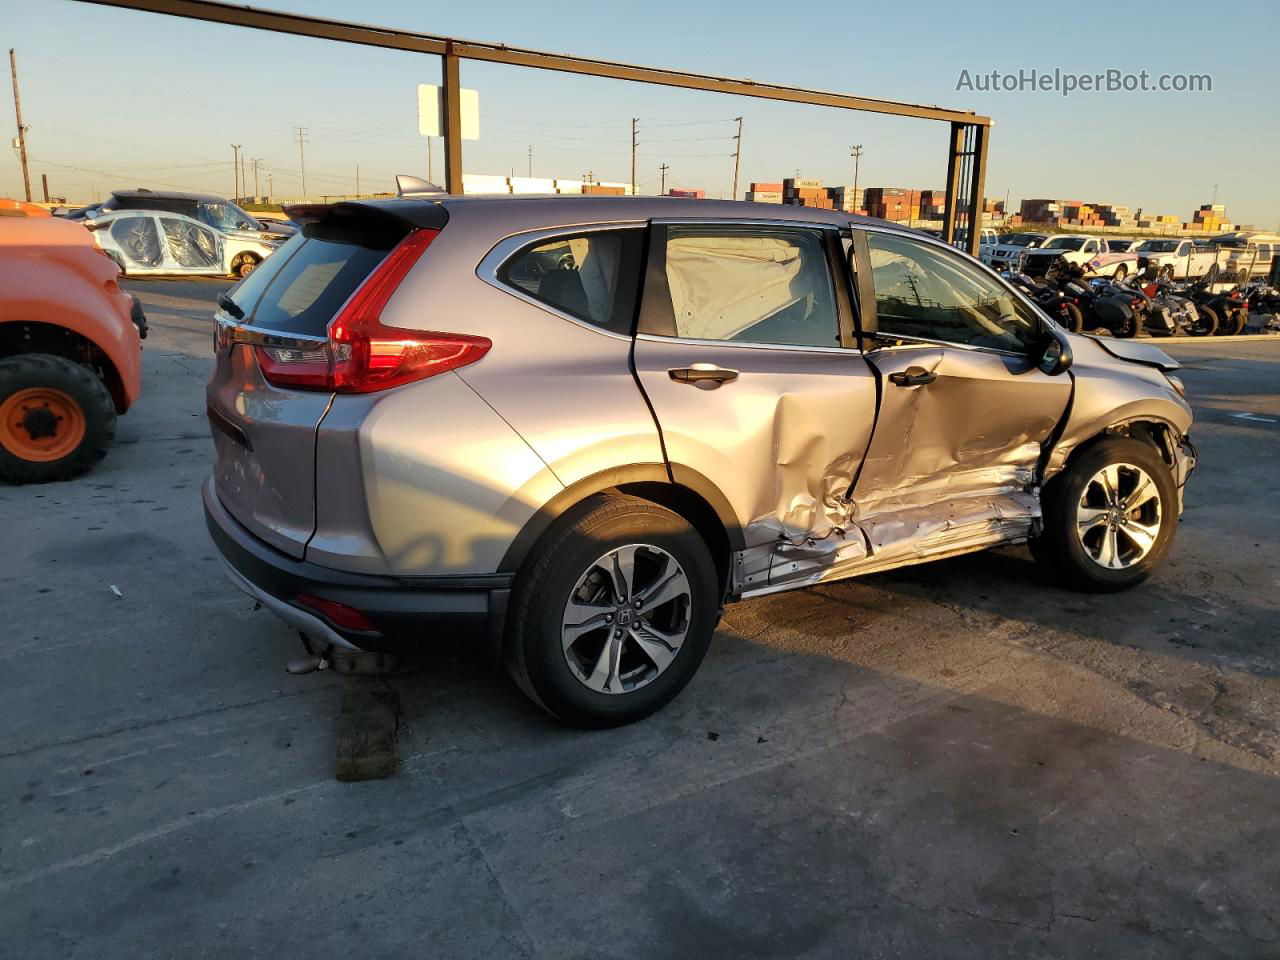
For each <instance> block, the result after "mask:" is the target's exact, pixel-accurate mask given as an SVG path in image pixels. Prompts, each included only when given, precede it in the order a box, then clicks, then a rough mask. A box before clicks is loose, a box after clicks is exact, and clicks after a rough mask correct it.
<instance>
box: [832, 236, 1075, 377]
mask: <svg viewBox="0 0 1280 960" xmlns="http://www.w3.org/2000/svg"><path fill="white" fill-rule="evenodd" d="M854 229H855V230H857V229H862V230H865V231H866V232H868V233H884V234H889V235H891V236H896V237H903V238H905V239H908V240H913V241H915V242H917V243H924V244H928V245H932V246H935V247H939V248H941V249H942V250H946V251H949V252H950V253H952V254H954V255H958V256H960V257H961V259H964V260H967V261H969V262H970V263H972V264H977V265H978V266H979V267H981V268H982V269H983V270H984V271H986V273H988V274H990V276H991V278H992V279H993V280H995V282H996V283H998V284H999V285H1000V286H1001V287H1003V288H1004V290H1005V292H1007V293H1009V294H1010V295H1011V296H1012V297H1013V298H1014V299H1015V300H1016V301H1018V302H1019V303H1021V304H1022V305H1023V306H1024V307H1026V308H1028V309H1029V310H1030V311H1031V314H1032V316H1036V317H1039V318H1040V320H1041V321H1042V322H1047V323H1049V324H1050V325H1051V326H1053V327H1057V326H1058V324H1057V322H1056V321H1055V320H1054V319H1053V318H1052V317H1051V316H1049V314H1047V313H1045V311H1044V310H1042V309H1041V308H1040V306H1039V304H1037V303H1036V302H1035V301H1034V300H1032V299H1031V298H1030V297H1028V296H1027V295H1026V294H1024V293H1023V292H1022V291H1021V290H1019V289H1018V288H1017V287H1015V286H1014V285H1013V284H1011V283H1009V281H1007V280H1005V278H1004V277H1002V276H1000V274H998V273H996V271H994V270H992V269H991V267H989V266H988V265H987V264H985V263H983V262H982V261H981V260H979V259H978V258H977V257H974V256H971V255H970V254H968V253H966V252H965V251H964V250H961V249H960V248H959V247H953V246H951V244H949V243H947V242H945V241H943V240H939V239H937V238H936V237H931V236H929V234H927V233H920V234H917V233H916V232H915V231H908V230H904V229H893V228H890V229H887V230H886V229H885V228H883V227H881V226H879V225H878V224H876V225H863V226H861V227H859V226H857V225H855V226H854ZM879 336H881V334H880V333H879V332H878V331H877V333H876V337H879ZM886 337H887V335H886ZM891 339H894V340H908V341H910V342H911V343H913V344H917V343H919V344H935V345H937V346H941V347H956V348H957V349H960V350H977V351H979V352H982V353H994V354H996V355H998V356H1002V357H1019V358H1021V359H1024V360H1025V359H1029V358H1030V354H1029V353H1019V352H1017V351H1016V350H999V349H997V348H995V347H979V346H974V345H973V344H969V343H955V342H954V341H951V340H935V339H933V338H931V337H907V336H896V335H895V336H893V337H892V338H891ZM877 349H882V350H884V349H892V348H891V347H879V348H877Z"/></svg>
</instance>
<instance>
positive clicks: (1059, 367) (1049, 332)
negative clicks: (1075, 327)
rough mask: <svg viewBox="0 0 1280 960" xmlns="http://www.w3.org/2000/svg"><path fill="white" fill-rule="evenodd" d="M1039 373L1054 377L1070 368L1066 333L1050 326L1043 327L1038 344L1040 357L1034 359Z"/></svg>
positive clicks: (1069, 347) (1068, 341) (1069, 343)
mask: <svg viewBox="0 0 1280 960" xmlns="http://www.w3.org/2000/svg"><path fill="white" fill-rule="evenodd" d="M1036 365H1037V366H1039V368H1040V372H1041V373H1047V374H1048V375H1049V376H1051V377H1056V376H1058V374H1060V373H1066V372H1067V371H1068V370H1069V369H1070V368H1071V341H1070V340H1068V339H1067V335H1066V334H1065V333H1063V332H1061V331H1059V330H1055V329H1053V328H1052V327H1046V328H1045V336H1044V340H1043V341H1042V342H1041V346H1040V358H1039V360H1037V361H1036Z"/></svg>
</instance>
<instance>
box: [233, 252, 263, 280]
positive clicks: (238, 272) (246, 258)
mask: <svg viewBox="0 0 1280 960" xmlns="http://www.w3.org/2000/svg"><path fill="white" fill-rule="evenodd" d="M257 266H258V261H257V259H256V258H254V257H253V256H251V255H250V254H247V253H246V254H244V255H243V256H241V257H240V259H239V260H238V261H237V262H236V263H235V264H234V266H233V267H232V269H231V273H232V275H233V276H236V277H239V278H240V279H241V280H243V279H244V278H245V277H247V276H248V275H249V274H251V273H253V271H254V270H255V269H256V268H257Z"/></svg>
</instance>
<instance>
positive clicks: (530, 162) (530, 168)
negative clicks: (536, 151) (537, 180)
mask: <svg viewBox="0 0 1280 960" xmlns="http://www.w3.org/2000/svg"><path fill="white" fill-rule="evenodd" d="M529 176H530V177H532V176H533V144H532V143H531V144H529Z"/></svg>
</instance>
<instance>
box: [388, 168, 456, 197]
mask: <svg viewBox="0 0 1280 960" xmlns="http://www.w3.org/2000/svg"><path fill="white" fill-rule="evenodd" d="M444 194H445V190H444V188H443V187H438V186H436V185H435V184H434V183H432V182H431V181H430V180H423V179H422V178H421V177H411V176H409V174H407V173H398V174H396V196H397V197H429V196H444Z"/></svg>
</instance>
